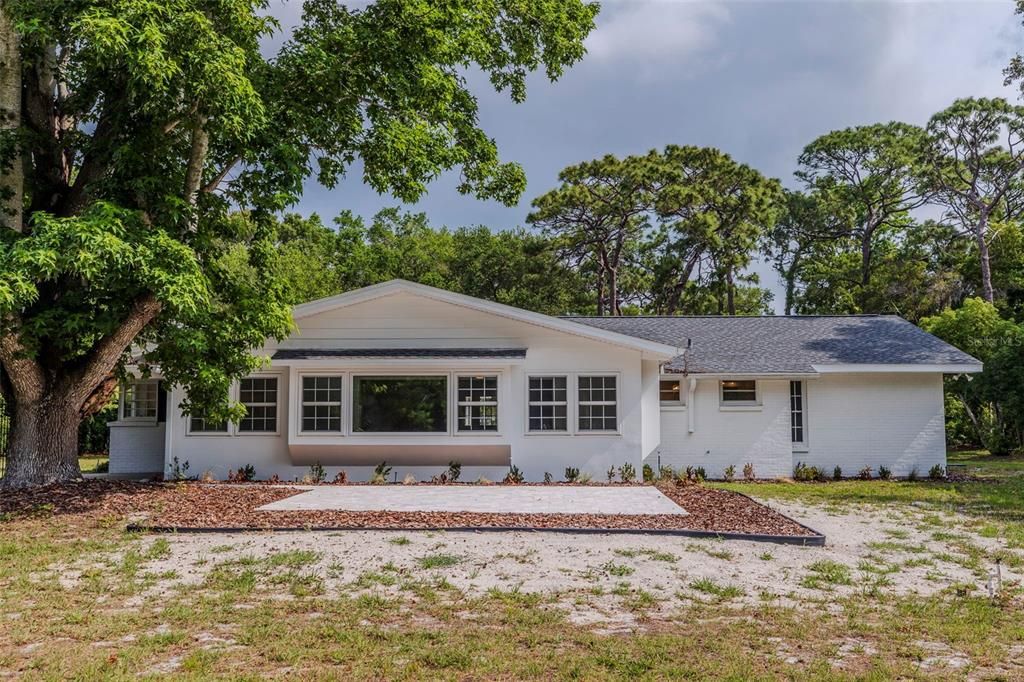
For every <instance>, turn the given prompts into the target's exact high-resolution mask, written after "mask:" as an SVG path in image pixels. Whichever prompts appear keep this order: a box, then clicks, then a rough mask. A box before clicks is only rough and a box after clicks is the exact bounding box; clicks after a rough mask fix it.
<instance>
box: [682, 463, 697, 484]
mask: <svg viewBox="0 0 1024 682" xmlns="http://www.w3.org/2000/svg"><path fill="white" fill-rule="evenodd" d="M683 476H684V477H685V478H686V480H687V481H695V480H697V471H696V469H694V468H693V467H692V466H690V465H687V466H686V468H685V469H684V470H683Z"/></svg>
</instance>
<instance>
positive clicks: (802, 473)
mask: <svg viewBox="0 0 1024 682" xmlns="http://www.w3.org/2000/svg"><path fill="white" fill-rule="evenodd" d="M793 480H795V481H813V480H814V475H813V474H812V472H811V467H809V466H807V465H806V464H804V463H803V462H797V463H796V466H795V467H793Z"/></svg>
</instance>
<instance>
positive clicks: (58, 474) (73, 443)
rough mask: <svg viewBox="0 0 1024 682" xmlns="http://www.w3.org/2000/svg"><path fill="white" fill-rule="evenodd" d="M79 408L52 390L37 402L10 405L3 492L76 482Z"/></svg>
mask: <svg viewBox="0 0 1024 682" xmlns="http://www.w3.org/2000/svg"><path fill="white" fill-rule="evenodd" d="M80 410H81V406H79V405H75V404H73V403H69V402H68V401H67V399H66V398H65V397H64V396H62V395H60V394H59V393H58V392H56V391H53V390H52V389H49V390H47V391H46V392H44V393H43V396H42V398H41V399H40V400H38V401H31V402H18V401H15V404H14V409H13V413H14V430H13V431H12V432H11V437H10V440H9V441H8V443H7V469H6V471H5V472H4V478H3V480H2V481H0V487H2V488H3V489H5V490H13V489H17V488H26V487H28V486H34V485H47V484H49V483H55V482H58V481H68V480H74V479H79V478H81V477H82V472H81V470H80V469H79V468H78V426H79V424H80V423H81V421H82V417H81V412H80Z"/></svg>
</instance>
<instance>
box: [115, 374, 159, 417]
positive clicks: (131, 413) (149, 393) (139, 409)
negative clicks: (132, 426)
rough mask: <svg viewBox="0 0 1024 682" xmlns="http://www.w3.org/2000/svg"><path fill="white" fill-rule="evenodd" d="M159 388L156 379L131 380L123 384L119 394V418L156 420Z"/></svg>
mask: <svg viewBox="0 0 1024 682" xmlns="http://www.w3.org/2000/svg"><path fill="white" fill-rule="evenodd" d="M159 405H160V390H159V384H158V383H157V381H156V380H149V379H147V380H141V381H132V382H129V383H127V384H125V385H124V389H123V391H122V396H121V418H122V419H127V420H156V417H157V411H158V410H159Z"/></svg>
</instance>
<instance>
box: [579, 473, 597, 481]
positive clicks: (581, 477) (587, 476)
mask: <svg viewBox="0 0 1024 682" xmlns="http://www.w3.org/2000/svg"><path fill="white" fill-rule="evenodd" d="M593 480H594V475H593V474H591V473H590V472H589V471H583V472H581V473H580V475H579V477H578V478H577V479H576V482H577V483H590V482H591V481H593Z"/></svg>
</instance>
